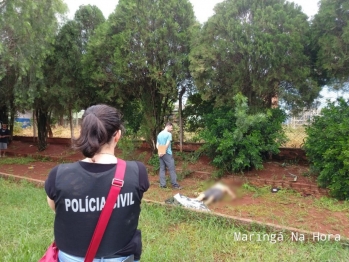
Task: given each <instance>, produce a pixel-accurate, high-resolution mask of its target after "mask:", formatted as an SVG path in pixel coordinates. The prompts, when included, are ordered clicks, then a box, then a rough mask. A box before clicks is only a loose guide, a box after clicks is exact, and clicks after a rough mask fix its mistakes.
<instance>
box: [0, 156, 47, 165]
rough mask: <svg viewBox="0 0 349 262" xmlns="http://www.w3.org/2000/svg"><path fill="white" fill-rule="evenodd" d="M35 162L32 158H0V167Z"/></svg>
mask: <svg viewBox="0 0 349 262" xmlns="http://www.w3.org/2000/svg"><path fill="white" fill-rule="evenodd" d="M35 161H38V160H37V159H34V158H32V157H2V158H0V165H26V164H29V163H32V162H35ZM40 161H42V160H40Z"/></svg>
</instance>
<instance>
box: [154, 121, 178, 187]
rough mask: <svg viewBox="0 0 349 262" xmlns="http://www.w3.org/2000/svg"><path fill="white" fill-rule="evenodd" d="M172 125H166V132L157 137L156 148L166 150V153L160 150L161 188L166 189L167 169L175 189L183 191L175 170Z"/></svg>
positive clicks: (163, 131)
mask: <svg viewBox="0 0 349 262" xmlns="http://www.w3.org/2000/svg"><path fill="white" fill-rule="evenodd" d="M172 129H173V126H172V123H170V122H168V123H166V126H165V128H164V130H162V131H161V132H160V133H159V134H158V137H157V142H156V148H157V149H158V150H159V147H160V146H162V147H164V148H165V150H164V152H161V151H160V150H159V160H160V173H159V176H160V187H161V188H166V187H167V186H166V177H165V173H166V167H167V168H168V170H169V172H170V178H171V184H172V187H173V188H174V189H181V187H180V185H178V183H177V174H176V170H175V164H174V159H173V156H172V150H171V141H172V134H171V132H172Z"/></svg>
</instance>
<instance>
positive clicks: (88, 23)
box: [51, 5, 105, 138]
mask: <svg viewBox="0 0 349 262" xmlns="http://www.w3.org/2000/svg"><path fill="white" fill-rule="evenodd" d="M104 21H105V18H104V16H103V14H102V12H101V11H100V10H99V9H98V7H96V6H91V5H87V6H84V5H83V6H80V8H79V9H78V10H77V11H76V13H75V18H74V20H71V21H68V22H67V23H66V24H64V25H63V26H62V28H61V29H60V31H59V33H58V35H57V37H56V41H55V44H54V48H55V51H54V56H53V57H52V58H51V59H53V63H54V75H55V79H54V82H53V83H52V82H51V94H53V95H54V96H55V98H56V101H58V103H56V104H57V106H56V109H58V111H60V112H62V111H63V110H64V113H67V114H68V118H69V122H70V128H71V137H72V138H74V132H73V123H72V112H73V110H78V109H79V108H81V106H83V105H84V104H86V103H87V102H86V101H88V100H89V97H88V96H89V95H91V94H89V92H88V91H86V90H85V88H86V86H87V83H86V82H87V81H86V79H85V78H84V77H83V74H82V69H83V67H82V58H83V55H84V54H86V46H87V43H88V41H89V39H90V37H91V36H92V35H93V33H94V30H95V28H96V27H98V26H99V25H100V24H101V23H103V22H104Z"/></svg>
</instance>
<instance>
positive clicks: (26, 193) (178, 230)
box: [0, 179, 349, 262]
mask: <svg viewBox="0 0 349 262" xmlns="http://www.w3.org/2000/svg"><path fill="white" fill-rule="evenodd" d="M53 219H54V214H53V212H52V211H51V210H50V209H49V207H48V206H47V203H46V195H45V192H44V190H43V189H42V188H36V187H34V186H32V185H31V184H28V183H26V182H21V183H14V182H11V181H7V180H4V179H0V258H1V259H0V260H1V261H11V262H12V261H21V262H23V261H25V262H26V261H38V259H39V258H40V257H41V256H42V254H43V253H44V252H45V250H46V248H47V246H48V245H49V244H50V243H51V242H52V240H53ZM139 228H140V229H141V230H142V235H143V255H142V261H348V258H349V248H348V246H344V245H343V244H340V243H339V242H331V241H319V242H300V241H298V242H292V241H291V240H290V239H289V236H288V235H287V234H286V233H280V234H276V235H275V239H274V238H273V236H274V235H272V234H271V233H266V232H261V231H254V230H253V229H252V230H251V231H246V230H244V229H242V228H238V227H235V226H234V225H232V224H231V223H229V222H228V221H227V220H224V219H222V218H216V217H213V216H205V215H202V214H197V213H195V212H191V211H188V210H184V209H181V208H170V207H169V208H164V207H162V206H157V205H154V204H146V203H143V204H142V212H141V218H140V224H139ZM239 233H241V234H246V236H248V237H250V236H252V234H254V236H252V239H251V241H250V240H247V241H243V240H242V239H241V240H240V241H239V240H237V239H236V235H237V234H239ZM280 235H281V236H283V239H282V241H281V240H280V241H278V239H277V238H278V237H280ZM263 238H264V240H263ZM268 238H269V240H268ZM259 240H262V241H259ZM272 240H275V241H272ZM274 242H276V243H274Z"/></svg>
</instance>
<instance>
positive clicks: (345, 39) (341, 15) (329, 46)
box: [312, 0, 349, 87]
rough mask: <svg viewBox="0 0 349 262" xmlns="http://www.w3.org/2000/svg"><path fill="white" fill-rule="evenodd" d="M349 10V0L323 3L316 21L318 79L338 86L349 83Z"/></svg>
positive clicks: (325, 0)
mask: <svg viewBox="0 0 349 262" xmlns="http://www.w3.org/2000/svg"><path fill="white" fill-rule="evenodd" d="M348 10H349V2H348V1H345V0H322V1H320V6H319V11H318V14H316V15H315V17H314V19H313V21H312V31H313V37H314V42H313V43H314V50H315V51H316V54H317V55H316V70H317V72H318V77H319V78H320V79H321V80H323V82H324V83H325V84H335V87H336V86H337V87H342V84H343V83H344V82H348V81H349V12H348Z"/></svg>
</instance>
